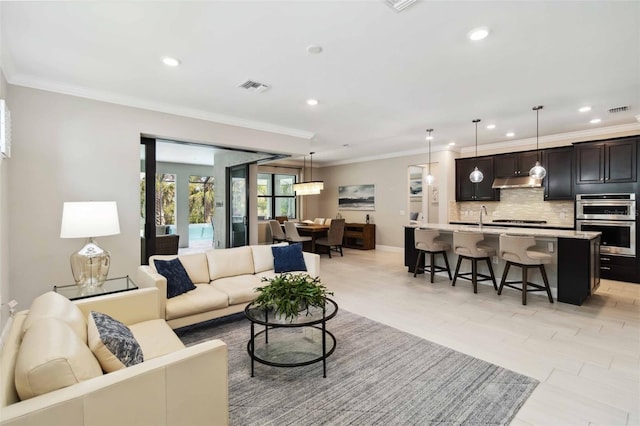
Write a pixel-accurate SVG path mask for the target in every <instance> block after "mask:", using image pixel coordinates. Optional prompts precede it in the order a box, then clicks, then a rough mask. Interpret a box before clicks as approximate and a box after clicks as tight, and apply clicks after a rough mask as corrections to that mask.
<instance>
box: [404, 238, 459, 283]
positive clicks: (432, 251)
mask: <svg viewBox="0 0 640 426" xmlns="http://www.w3.org/2000/svg"><path fill="white" fill-rule="evenodd" d="M439 236H440V232H439V231H438V230H436V229H416V230H415V247H416V250H418V260H417V262H416V267H415V268H414V270H413V276H414V277H415V276H416V275H417V274H418V272H425V273H426V272H429V273H430V274H431V282H433V275H434V273H435V272H440V271H447V274H449V279H451V269H450V268H449V259H447V250H450V249H451V246H450V245H449V244H448V243H446V242H444V241H441V240H437V239H436V238H437V237H439ZM425 253H428V254H429V256H430V263H429V265H427V264H426V259H425V265H424V267H423V268H421V267H420V266H419V265H420V258H421V256H424V255H425ZM436 254H441V255H442V257H444V264H445V266H439V265H436V264H435V256H436Z"/></svg>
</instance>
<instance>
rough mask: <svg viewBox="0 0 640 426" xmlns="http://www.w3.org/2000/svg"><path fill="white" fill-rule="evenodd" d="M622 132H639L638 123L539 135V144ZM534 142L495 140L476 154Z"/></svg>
mask: <svg viewBox="0 0 640 426" xmlns="http://www.w3.org/2000/svg"><path fill="white" fill-rule="evenodd" d="M624 132H640V123H629V124H620V125H617V126H608V127H597V128H594V129H587V130H577V131H574V132H567V133H558V134H555V135H547V136H540V140H539V145H540V148H545V145H548V146H549V147H551V146H559V145H562V144H565V145H570V144H571V143H573V142H582V141H588V140H590V139H593V138H598V137H609V136H611V135H612V134H615V133H624ZM535 144H536V138H527V139H519V140H514V141H508V142H497V143H490V144H482V145H478V154H480V153H481V152H484V151H496V150H504V149H505V148H509V149H510V150H511V151H513V148H517V147H529V146H531V145H535ZM460 152H461V153H462V154H467V153H475V147H465V148H462V149H461V150H460Z"/></svg>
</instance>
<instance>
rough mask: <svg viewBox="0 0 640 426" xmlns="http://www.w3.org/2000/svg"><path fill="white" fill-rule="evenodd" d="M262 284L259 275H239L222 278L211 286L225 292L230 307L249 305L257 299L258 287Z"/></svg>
mask: <svg viewBox="0 0 640 426" xmlns="http://www.w3.org/2000/svg"><path fill="white" fill-rule="evenodd" d="M261 285H263V284H262V282H261V281H260V277H259V276H257V275H238V276H235V277H227V278H220V279H217V280H215V281H212V282H211V286H212V287H213V288H216V289H218V290H220V291H221V292H224V293H226V294H227V296H228V297H229V305H237V304H239V303H249V302H251V301H252V300H253V299H255V298H256V296H257V295H258V293H256V290H255V289H256V287H260V286H261Z"/></svg>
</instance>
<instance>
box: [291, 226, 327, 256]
mask: <svg viewBox="0 0 640 426" xmlns="http://www.w3.org/2000/svg"><path fill="white" fill-rule="evenodd" d="M296 229H297V230H298V234H300V236H308V237H311V252H312V253H315V251H316V239H317V238H318V237H324V236H326V235H327V232H328V231H329V225H318V224H311V223H304V222H298V223H296ZM303 246H304V244H303Z"/></svg>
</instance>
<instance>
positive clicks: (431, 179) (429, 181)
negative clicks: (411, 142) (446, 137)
mask: <svg viewBox="0 0 640 426" xmlns="http://www.w3.org/2000/svg"><path fill="white" fill-rule="evenodd" d="M431 132H433V129H427V133H429V135H428V136H427V141H428V142H429V165H428V166H427V167H428V169H427V176H425V178H424V183H426V184H427V185H429V186H431V185H433V182H434V181H435V180H436V178H435V176H433V175H432V174H431V139H433V137H432V136H431Z"/></svg>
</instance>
